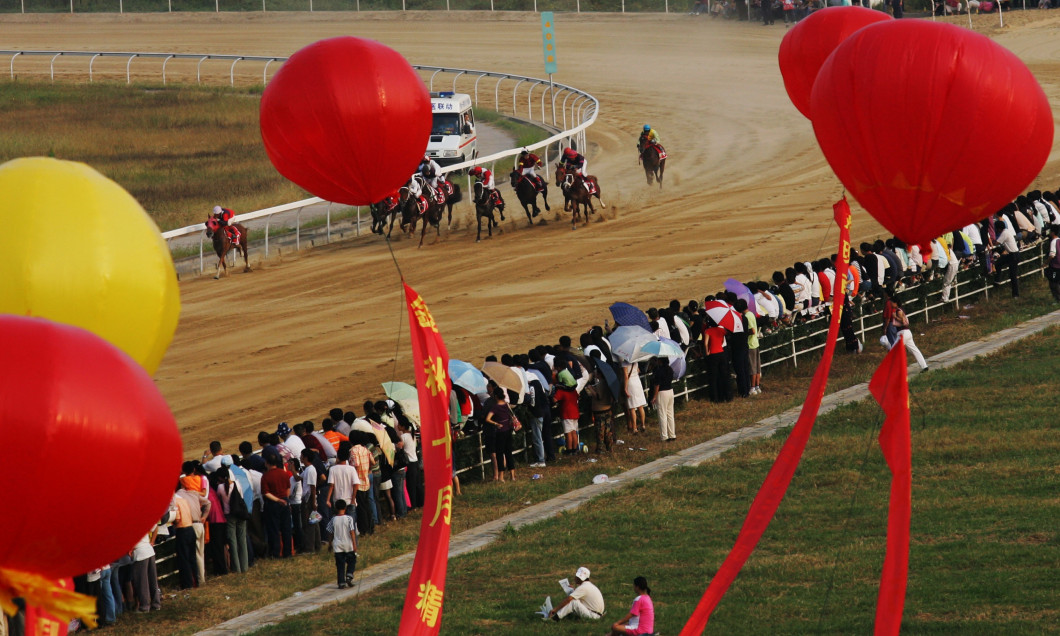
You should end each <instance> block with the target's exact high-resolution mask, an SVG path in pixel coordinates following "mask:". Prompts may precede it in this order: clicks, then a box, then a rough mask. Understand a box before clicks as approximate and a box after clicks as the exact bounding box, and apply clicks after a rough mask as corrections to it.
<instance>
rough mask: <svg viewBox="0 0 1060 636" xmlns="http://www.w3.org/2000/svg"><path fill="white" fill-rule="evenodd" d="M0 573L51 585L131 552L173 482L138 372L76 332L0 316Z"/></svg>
mask: <svg viewBox="0 0 1060 636" xmlns="http://www.w3.org/2000/svg"><path fill="white" fill-rule="evenodd" d="M0 352H3V353H2V355H0V440H2V443H3V446H2V447H0V448H2V451H0V455H2V460H0V483H4V484H7V485H8V491H7V493H6V494H5V496H4V498H3V503H2V504H0V506H2V507H3V512H2V513H0V568H9V569H14V570H21V571H23V572H32V573H36V574H40V575H43V576H46V577H48V578H51V579H59V578H64V577H69V576H75V575H78V574H82V573H84V572H88V571H90V570H93V569H95V568H97V567H99V566H101V565H103V564H105V563H110V562H111V561H113V560H114V559H116V558H118V557H120V556H121V555H122V554H123V553H125V552H128V551H129V550H130V549H131V548H132V547H133V545H135V544H136V542H137V541H138V540H139V539H140V538H141V537H143V536H144V534H146V533H147V531H148V530H150V529H151V527H153V526H154V525H155V524H156V523H158V520H159V518H160V517H161V516H162V513H164V512H165V511H166V509H167V508H168V506H169V501H170V499H171V497H172V496H173V488H174V486H175V485H176V481H177V477H178V476H179V475H180V464H181V454H182V450H181V443H180V433H179V432H178V431H177V425H176V422H175V421H174V420H173V415H172V414H171V413H170V411H169V407H168V406H166V402H165V400H164V399H163V398H162V395H161V394H160V393H159V392H158V389H156V388H155V385H154V383H153V382H152V381H151V377H150V376H149V375H147V372H146V371H144V369H143V368H142V367H141V366H140V365H139V364H137V363H136V361H134V360H133V359H132V358H130V357H129V356H128V355H126V354H125V353H122V352H121V351H120V350H118V349H117V348H115V347H114V346H113V345H111V344H109V343H108V342H107V341H105V340H103V339H102V338H100V337H99V336H96V335H95V334H93V333H91V332H89V331H85V330H84V329H81V328H80V327H73V326H70V325H62V324H59V323H54V322H51V321H48V320H44V319H42V318H27V317H22V316H14V315H10V314H0Z"/></svg>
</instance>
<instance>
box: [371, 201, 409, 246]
mask: <svg viewBox="0 0 1060 636" xmlns="http://www.w3.org/2000/svg"><path fill="white" fill-rule="evenodd" d="M368 209H369V210H371V212H372V234H382V233H383V228H385V227H386V224H387V221H388V220H389V221H390V227H391V229H393V227H394V217H395V216H397V215H399V214H401V210H400V197H399V196H396V195H392V196H389V197H387V198H385V199H383V200H382V201H379V202H377V203H373V204H372V205H370V206H368ZM387 236H390V233H389V232H387Z"/></svg>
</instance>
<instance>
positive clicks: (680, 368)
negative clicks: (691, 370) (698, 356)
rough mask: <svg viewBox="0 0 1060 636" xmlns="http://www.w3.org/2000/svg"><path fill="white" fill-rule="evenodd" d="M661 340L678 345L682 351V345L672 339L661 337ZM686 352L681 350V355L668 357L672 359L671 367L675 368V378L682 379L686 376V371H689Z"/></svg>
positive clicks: (678, 348)
mask: <svg viewBox="0 0 1060 636" xmlns="http://www.w3.org/2000/svg"><path fill="white" fill-rule="evenodd" d="M659 340H661V341H662V342H664V343H669V344H671V345H673V346H674V347H676V348H677V350H678V351H681V345H679V344H677V343H676V342H674V341H673V340H670V339H669V338H659ZM685 353H686V352H684V351H681V355H677V356H667V357H666V359H667V360H669V361H670V368H671V369H673V370H674V379H675V380H680V379H681V378H682V377H684V375H685V372H686V371H688V361H687V360H685Z"/></svg>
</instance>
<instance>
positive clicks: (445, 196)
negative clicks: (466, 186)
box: [412, 174, 464, 232]
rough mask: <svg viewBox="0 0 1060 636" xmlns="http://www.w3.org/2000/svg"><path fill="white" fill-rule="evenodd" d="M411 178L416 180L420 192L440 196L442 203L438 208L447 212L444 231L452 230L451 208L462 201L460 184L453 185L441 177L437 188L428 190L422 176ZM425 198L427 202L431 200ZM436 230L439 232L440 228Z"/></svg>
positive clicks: (462, 194) (462, 195)
mask: <svg viewBox="0 0 1060 636" xmlns="http://www.w3.org/2000/svg"><path fill="white" fill-rule="evenodd" d="M412 178H413V179H416V182H417V183H418V184H419V186H420V190H421V191H422V192H433V193H434V194H436V195H440V196H441V199H442V203H441V204H440V206H439V207H442V208H445V210H446V211H447V212H448V218H447V220H446V227H445V229H447V230H449V229H452V227H453V206H454V205H456V204H457V203H459V202H461V201H463V200H464V193H463V192H461V191H460V184H459V183H453V182H452V181H450V180H448V179H446V178H445V177H442V179H441V180H440V181H439V183H438V188H430V187H428V186H427V179H425V178H424V177H423V175H421V174H415V175H412ZM427 198H428V200H429V199H431V197H427ZM431 203H432V204H433V203H434V202H433V201H432V202H431ZM438 222H439V223H441V217H439V221H438ZM438 230H439V232H440V231H441V227H439V228H438Z"/></svg>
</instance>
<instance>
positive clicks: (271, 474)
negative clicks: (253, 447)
mask: <svg viewBox="0 0 1060 636" xmlns="http://www.w3.org/2000/svg"><path fill="white" fill-rule="evenodd" d="M266 463H267V464H268V466H269V469H268V470H267V471H265V474H264V475H263V476H262V478H261V495H262V497H263V498H264V500H265V510H264V517H265V536H266V539H267V541H268V544H269V554H270V555H271V556H272V557H273V558H279V557H280V556H281V555H282V556H283V557H284V558H287V557H289V556H291V554H292V545H293V544H292V543H291V541H292V539H291V507H290V504H289V503H288V502H287V498H288V497H289V496H290V494H291V473H289V472H287V469H286V468H284V467H283V459H281V458H280V457H279V456H278V455H269V457H268V459H267V461H266Z"/></svg>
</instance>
